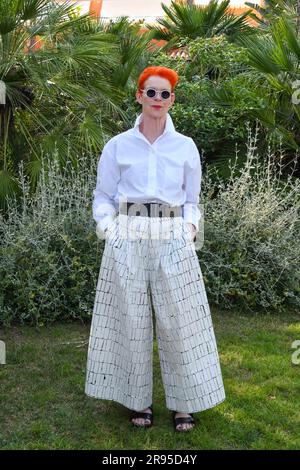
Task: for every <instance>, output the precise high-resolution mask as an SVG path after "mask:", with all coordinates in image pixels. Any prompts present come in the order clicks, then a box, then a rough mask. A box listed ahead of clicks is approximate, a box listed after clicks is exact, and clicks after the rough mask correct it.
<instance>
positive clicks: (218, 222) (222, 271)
mask: <svg viewBox="0 0 300 470" xmlns="http://www.w3.org/2000/svg"><path fill="white" fill-rule="evenodd" d="M248 132H249V137H248V144H247V149H248V151H247V156H246V164H245V166H244V167H243V168H242V169H239V170H238V171H237V170H236V168H235V165H234V166H230V170H231V176H230V178H229V180H228V181H227V183H224V182H222V181H221V180H220V179H219V183H218V187H217V190H218V193H217V195H216V196H215V197H213V195H214V194H215V192H216V191H215V189H216V188H215V185H216V183H215V182H216V181H218V175H217V176H216V175H215V174H214V175H212V174H213V173H215V171H214V170H211V169H208V172H207V174H206V175H205V178H204V179H203V184H202V198H201V203H202V204H203V206H204V207H205V211H204V215H205V217H204V218H205V228H204V230H205V233H204V244H203V248H202V249H201V251H200V252H199V259H200V265H201V266H202V265H203V272H204V278H205V282H206V287H207V291H208V294H209V296H210V298H211V300H212V301H213V302H214V303H216V304H218V305H222V307H225V308H231V307H233V306H237V305H238V306H241V307H242V308H243V309H245V310H248V311H249V310H251V311H253V310H254V309H255V310H259V309H260V308H261V309H270V310H272V309H274V310H275V311H276V312H283V311H284V308H286V307H287V306H292V307H299V306H300V265H299V259H300V245H299V236H300V222H299V215H300V214H299V213H300V181H299V179H297V178H293V175H289V176H288V178H287V180H286V181H283V180H282V178H281V177H282V166H281V165H280V164H279V165H277V167H276V165H275V163H274V161H273V160H274V158H273V157H274V155H273V154H271V153H269V154H268V155H267V159H266V160H264V161H262V158H261V156H260V155H258V154H257V153H256V141H257V133H256V134H255V135H254V137H253V136H252V134H251V131H250V130H249V129H248ZM212 176H213V177H212Z"/></svg>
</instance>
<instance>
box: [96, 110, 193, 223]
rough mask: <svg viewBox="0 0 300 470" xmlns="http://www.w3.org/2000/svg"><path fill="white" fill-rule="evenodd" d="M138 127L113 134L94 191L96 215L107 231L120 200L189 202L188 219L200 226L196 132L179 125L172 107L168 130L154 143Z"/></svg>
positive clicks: (185, 206) (185, 207) (185, 212)
mask: <svg viewBox="0 0 300 470" xmlns="http://www.w3.org/2000/svg"><path fill="white" fill-rule="evenodd" d="M142 118H143V115H142V114H140V115H139V116H138V117H137V119H136V121H135V124H134V127H133V128H131V129H129V130H127V131H125V132H122V133H120V134H118V135H116V136H114V137H112V138H111V139H110V140H109V141H108V142H107V143H106V144H105V146H104V148H103V151H102V154H101V157H100V159H99V162H98V167H97V184H96V189H95V190H94V191H93V195H94V199H93V218H94V220H95V221H96V222H97V225H99V227H100V229H101V230H102V231H104V230H105V229H106V228H107V227H108V226H109V225H110V223H111V222H112V221H113V219H114V217H115V216H116V214H117V212H118V208H119V203H122V201H123V202H124V201H127V202H137V203H143V202H158V203H165V204H169V205H171V206H180V205H182V206H183V218H184V221H185V222H190V223H192V224H194V225H195V227H196V231H198V230H199V220H200V218H201V212H200V210H199V207H198V202H199V196H200V190H201V176H202V170H201V161H200V155H199V152H198V149H197V147H196V145H195V143H194V141H193V139H192V138H191V137H187V136H185V135H183V134H180V133H179V132H177V131H176V130H175V127H174V124H173V121H172V118H171V116H170V115H169V113H168V114H167V119H166V125H165V129H164V131H163V133H162V134H161V135H160V136H159V137H157V139H156V140H155V141H154V142H153V143H152V144H151V143H150V142H149V141H148V139H147V138H146V137H145V136H144V134H142V133H141V132H140V130H139V124H140V122H141V120H142Z"/></svg>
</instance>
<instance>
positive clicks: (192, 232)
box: [187, 222, 197, 242]
mask: <svg viewBox="0 0 300 470" xmlns="http://www.w3.org/2000/svg"><path fill="white" fill-rule="evenodd" d="M187 226H188V227H189V229H190V231H191V237H192V241H193V242H194V241H195V239H196V233H197V230H196V227H195V225H194V224H192V223H190V222H188V223H187Z"/></svg>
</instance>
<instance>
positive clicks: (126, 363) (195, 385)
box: [85, 214, 225, 413]
mask: <svg viewBox="0 0 300 470" xmlns="http://www.w3.org/2000/svg"><path fill="white" fill-rule="evenodd" d="M150 294H151V298H152V302H151V298H150ZM151 303H153V307H154V313H155V324H156V338H157V344H158V351H159V358H160V366H161V374H162V380H163V385H164V390H165V396H166V407H167V408H168V409H170V410H176V411H181V412H185V413H193V412H198V411H203V410H205V409H208V408H212V407H213V406H215V405H217V404H219V403H221V402H222V401H224V400H225V390H224V385H223V380H222V374H221V368H220V362H219V356H218V350H217V345H216V340H215V334H214V329H213V324H212V319H211V313H210V308H209V304H208V301H207V296H206V291H205V286H204V282H203V277H202V272H201V268H200V265H199V260H198V257H197V253H196V250H195V246H194V243H193V242H192V240H191V235H190V231H189V228H188V226H187V224H186V223H185V222H184V220H183V218H182V217H174V218H172V217H166V218H160V217H147V216H145V217H144V216H143V217H141V216H137V215H136V216H127V215H124V214H119V215H118V216H117V217H116V218H115V220H114V222H113V224H112V226H111V227H110V228H109V233H108V235H107V237H106V240H105V248H104V251H103V256H102V261H101V266H100V271H99V277H98V282H97V288H96V297H95V303H94V309H93V317H92V323H91V330H90V338H89V347H88V357H87V372H86V383H85V393H86V394H87V395H88V396H91V397H95V398H99V399H107V400H113V401H116V402H118V403H120V404H122V405H124V406H126V407H127V408H129V409H132V410H138V411H139V410H142V409H145V408H147V407H148V406H149V405H151V404H152V393H153V385H152V384H153V363H152V359H153V322H152V306H151Z"/></svg>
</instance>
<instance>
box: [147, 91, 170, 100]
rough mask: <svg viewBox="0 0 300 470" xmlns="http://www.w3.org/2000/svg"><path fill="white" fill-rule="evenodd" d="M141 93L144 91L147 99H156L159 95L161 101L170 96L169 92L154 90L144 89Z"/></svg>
mask: <svg viewBox="0 0 300 470" xmlns="http://www.w3.org/2000/svg"><path fill="white" fill-rule="evenodd" d="M140 90H141V91H145V92H146V95H147V96H148V98H156V97H157V95H160V96H161V97H162V99H163V100H167V99H169V98H170V96H171V92H170V91H169V90H161V91H159V90H156V89H155V88H146V89H144V90H143V89H140Z"/></svg>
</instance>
